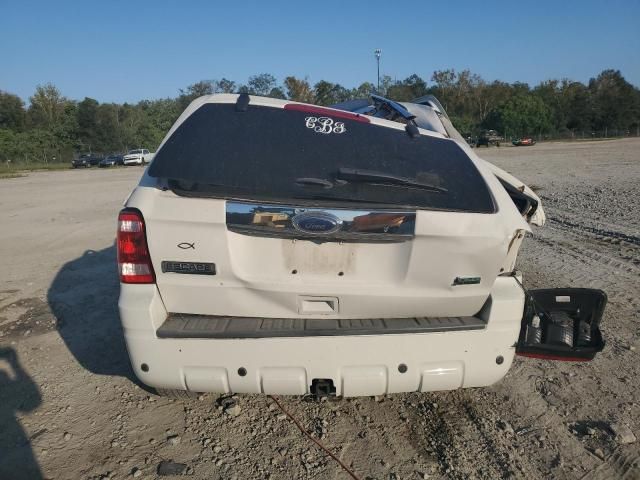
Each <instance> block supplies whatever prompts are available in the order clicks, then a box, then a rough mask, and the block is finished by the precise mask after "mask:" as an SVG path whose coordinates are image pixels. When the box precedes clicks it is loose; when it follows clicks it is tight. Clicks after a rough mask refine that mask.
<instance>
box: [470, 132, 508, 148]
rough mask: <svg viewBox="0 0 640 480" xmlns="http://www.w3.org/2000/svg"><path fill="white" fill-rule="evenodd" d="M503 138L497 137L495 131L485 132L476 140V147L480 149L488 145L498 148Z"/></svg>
mask: <svg viewBox="0 0 640 480" xmlns="http://www.w3.org/2000/svg"><path fill="white" fill-rule="evenodd" d="M503 140H504V138H502V137H501V136H500V135H498V132H496V131H495V130H485V131H484V132H482V133H481V134H480V136H479V137H478V140H477V142H476V147H480V146H482V145H484V146H485V147H488V146H489V145H495V146H496V147H499V146H500V142H502V141H503Z"/></svg>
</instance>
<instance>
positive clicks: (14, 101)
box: [0, 69, 640, 163]
mask: <svg viewBox="0 0 640 480" xmlns="http://www.w3.org/2000/svg"><path fill="white" fill-rule="evenodd" d="M233 92H248V93H250V94H254V95H262V96H269V97H274V98H282V99H290V100H294V101H300V102H308V103H314V104H318V105H332V104H335V103H339V102H343V101H346V100H350V99H354V98H365V97H367V96H368V95H369V94H370V93H374V92H376V86H375V85H373V84H372V83H369V82H365V83H362V84H361V85H360V86H358V87H356V88H346V87H344V86H342V85H340V84H337V83H332V82H328V81H325V80H320V81H318V82H316V83H315V84H312V83H311V82H310V81H309V79H308V78H298V77H294V76H288V77H285V78H284V80H283V81H282V82H281V83H279V82H278V81H277V79H276V78H275V77H274V76H273V75H271V74H268V73H263V74H259V75H254V76H252V77H250V78H249V79H248V81H247V82H246V84H239V83H236V82H235V81H232V80H229V79H226V78H222V79H220V80H202V81H199V82H196V83H194V84H192V85H189V86H188V87H186V88H185V89H181V90H180V91H179V92H178V95H177V96H176V97H175V98H165V99H159V100H142V101H140V102H138V103H136V104H130V103H123V104H117V103H100V102H98V101H97V100H95V99H93V98H88V97H87V98H85V99H84V100H82V101H75V100H71V99H69V98H66V97H65V96H64V95H63V94H62V93H61V92H60V91H59V90H58V88H56V87H55V86H54V85H52V84H46V85H39V86H38V87H37V88H36V91H35V92H34V94H33V95H32V96H31V97H30V98H29V102H28V105H25V102H24V101H23V100H22V99H21V98H20V97H18V96H17V95H14V94H11V93H9V92H5V91H2V90H0V161H3V162H6V161H11V162H14V163H28V162H51V161H69V160H70V159H71V158H72V157H73V156H74V155H75V154H77V153H79V152H99V153H109V152H123V151H126V150H128V149H131V148H141V147H144V148H149V149H151V150H155V148H156V147H157V146H158V145H159V143H160V142H161V140H162V138H163V137H164V135H165V134H166V132H167V131H168V130H169V128H170V127H171V125H172V124H173V122H174V121H175V120H176V119H177V118H178V116H179V115H180V113H181V112H182V111H183V110H184V109H185V108H186V107H187V105H188V104H189V103H190V102H191V101H192V100H193V99H195V98H197V97H199V96H201V95H207V94H212V93H233ZM377 93H379V94H381V95H384V96H386V97H388V98H391V99H393V100H396V101H409V100H411V99H414V98H417V97H420V96H423V95H427V94H433V95H435V96H436V97H437V98H438V99H439V100H440V102H441V103H442V104H443V106H444V107H445V109H446V110H447V113H448V114H449V116H450V117H451V120H452V122H453V124H454V125H455V126H456V128H457V129H458V130H459V131H460V132H461V133H463V134H467V135H474V134H477V133H478V132H479V131H480V130H483V129H494V130H497V131H498V132H500V133H501V134H503V135H504V136H505V137H507V138H509V137H519V136H525V135H527V136H535V137H537V138H544V137H575V136H585V135H586V136H591V135H598V136H608V135H629V134H631V135H638V130H639V126H640V90H639V89H638V88H637V87H635V86H634V85H632V84H630V83H629V82H627V81H626V80H625V78H624V77H623V76H622V74H621V73H620V71H618V70H604V71H603V72H601V73H600V74H599V75H598V76H597V77H594V78H592V79H590V80H589V82H588V83H587V84H586V85H585V84H583V83H581V82H575V81H571V80H568V79H561V80H546V81H544V82H541V83H540V84H538V85H536V86H534V87H530V86H529V85H528V84H526V83H520V82H516V83H506V82H501V81H498V80H496V81H493V82H487V81H486V80H484V79H483V78H482V77H480V76H479V75H477V74H474V73H472V72H470V71H469V70H463V71H458V72H457V71H455V70H453V69H449V70H439V71H436V72H434V73H433V75H432V77H431V79H430V83H429V82H427V80H425V79H423V78H422V77H420V76H419V75H416V74H414V75H411V76H409V77H407V78H405V79H403V80H394V79H392V78H391V77H390V76H386V75H385V76H383V77H382V78H381V81H380V88H379V91H378V92H377Z"/></svg>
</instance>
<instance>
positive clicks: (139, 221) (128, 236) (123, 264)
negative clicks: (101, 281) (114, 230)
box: [116, 208, 156, 284]
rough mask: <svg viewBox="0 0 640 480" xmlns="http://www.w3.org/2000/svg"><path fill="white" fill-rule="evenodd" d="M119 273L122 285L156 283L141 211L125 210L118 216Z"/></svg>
mask: <svg viewBox="0 0 640 480" xmlns="http://www.w3.org/2000/svg"><path fill="white" fill-rule="evenodd" d="M116 242H117V248H118V272H119V274H120V281H121V282H122V283H138V284H140V283H155V281H156V276H155V273H154V271H153V266H152V265H151V256H150V255H149V248H148V246H147V235H146V231H145V225H144V218H143V217H142V213H140V211H139V210H136V209H132V208H125V209H124V210H122V211H121V212H120V214H119V215H118V235H117V241H116Z"/></svg>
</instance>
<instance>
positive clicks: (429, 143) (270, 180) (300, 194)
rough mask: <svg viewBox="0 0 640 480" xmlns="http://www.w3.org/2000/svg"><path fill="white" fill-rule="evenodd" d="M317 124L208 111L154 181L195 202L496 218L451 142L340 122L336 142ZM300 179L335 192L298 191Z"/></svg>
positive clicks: (309, 187)
mask: <svg viewBox="0 0 640 480" xmlns="http://www.w3.org/2000/svg"><path fill="white" fill-rule="evenodd" d="M321 116H322V115H321V114H318V113H308V112H302V111H295V110H283V109H281V108H274V107H264V106H256V105H251V104H250V105H249V107H248V109H247V111H244V112H238V111H236V108H235V105H234V104H217V103H210V104H205V105H203V106H202V107H200V108H199V109H198V110H196V111H195V112H194V113H193V114H192V115H191V116H190V117H189V118H187V119H186V120H185V121H184V123H182V124H181V125H180V126H179V127H178V128H177V129H176V131H175V132H174V133H173V134H172V135H171V137H170V138H169V139H168V140H167V141H166V142H165V144H164V145H163V146H162V148H161V149H160V150H159V151H158V152H157V153H156V156H155V158H154V160H153V162H152V164H151V166H150V168H149V175H151V176H153V177H159V178H164V179H167V180H169V184H170V186H171V188H172V189H173V190H174V191H175V192H176V193H178V194H181V195H190V196H212V197H217V198H235V199H238V198H239V199H248V200H257V201H265V200H268V201H273V202H291V201H292V200H294V201H311V202H315V203H318V204H332V205H333V204H340V205H343V204H345V203H346V204H350V203H355V204H358V206H361V205H362V204H376V205H379V206H380V205H389V206H390V207H396V206H405V207H415V208H427V209H442V210H458V211H471V212H482V213H493V212H494V211H495V207H494V203H493V199H492V197H491V194H490V192H489V190H488V187H487V185H486V184H485V182H484V179H483V178H482V177H481V175H480V173H479V172H478V170H477V169H476V168H475V166H474V165H473V163H472V162H471V160H470V159H469V158H468V157H467V155H466V154H465V153H464V151H463V150H462V149H461V148H460V147H458V145H456V144H455V143H454V142H452V141H450V140H446V139H439V138H433V137H427V136H418V137H416V138H411V137H410V136H409V135H408V134H407V133H406V132H405V131H404V130H395V129H392V128H388V127H383V126H378V125H372V124H369V123H362V122H358V121H355V120H351V119H348V118H347V119H345V118H339V117H335V118H332V122H333V125H334V127H333V128H332V130H331V132H330V133H322V132H321V131H317V130H322V129H317V128H314V126H313V125H312V126H310V125H311V124H313V123H314V122H313V118H312V119H311V121H310V117H321ZM326 117H331V115H330V114H329V115H326ZM338 123H340V124H341V125H338ZM324 130H327V129H326V128H325V129H324ZM340 169H362V170H369V171H375V172H377V173H382V174H387V175H395V176H401V177H403V178H406V179H411V180H415V181H416V182H419V183H422V184H428V185H433V186H436V187H438V188H437V189H434V190H428V189H424V188H415V187H407V186H404V185H388V184H386V182H371V183H367V182H365V181H353V179H351V180H348V181H340V180H336V176H339V174H338V171H339V170H340ZM301 178H306V179H308V178H312V179H320V180H326V181H329V182H331V184H333V186H332V187H330V188H326V186H323V185H319V184H309V183H308V182H306V183H305V182H302V183H303V184H301V182H300V181H299V180H300V179H301Z"/></svg>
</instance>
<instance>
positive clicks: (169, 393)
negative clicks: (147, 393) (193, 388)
mask: <svg viewBox="0 0 640 480" xmlns="http://www.w3.org/2000/svg"><path fill="white" fill-rule="evenodd" d="M156 393H157V394H158V395H160V396H161V397H167V398H175V399H176V400H192V399H194V398H197V397H198V394H197V393H196V392H190V391H188V390H177V389H173V388H156Z"/></svg>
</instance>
